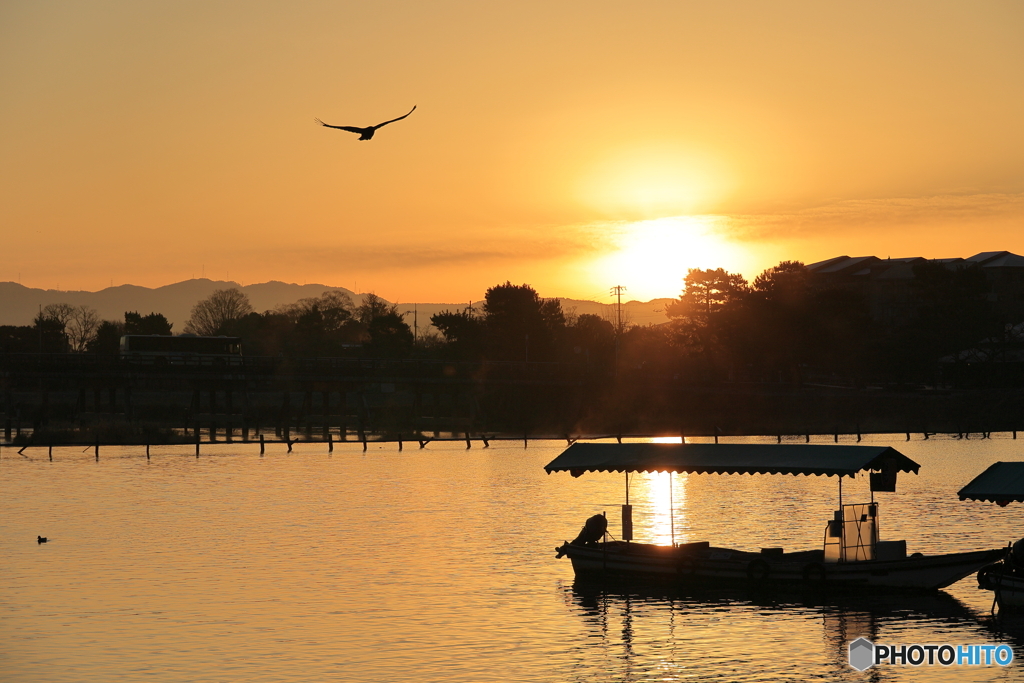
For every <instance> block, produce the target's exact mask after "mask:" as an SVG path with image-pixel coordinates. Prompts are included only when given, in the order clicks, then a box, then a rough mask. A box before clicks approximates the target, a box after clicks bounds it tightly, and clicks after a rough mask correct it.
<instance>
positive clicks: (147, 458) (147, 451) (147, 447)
mask: <svg viewBox="0 0 1024 683" xmlns="http://www.w3.org/2000/svg"><path fill="white" fill-rule="evenodd" d="M146 460H149V442H148V441H147V442H146Z"/></svg>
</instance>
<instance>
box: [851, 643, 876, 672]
mask: <svg viewBox="0 0 1024 683" xmlns="http://www.w3.org/2000/svg"><path fill="white" fill-rule="evenodd" d="M874 663H875V646H874V643H872V642H871V641H870V640H868V639H867V638H858V639H857V640H855V641H853V642H852V643H850V666H852V667H853V668H854V669H856V670H857V671H863V670H864V669H867V668H869V667H871V666H873V665H874Z"/></svg>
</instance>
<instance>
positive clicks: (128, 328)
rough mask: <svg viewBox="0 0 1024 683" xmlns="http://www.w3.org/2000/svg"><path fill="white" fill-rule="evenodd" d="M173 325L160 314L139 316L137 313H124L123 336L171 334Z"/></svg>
mask: <svg viewBox="0 0 1024 683" xmlns="http://www.w3.org/2000/svg"><path fill="white" fill-rule="evenodd" d="M172 327H173V325H172V324H171V323H170V322H168V320H167V318H166V317H164V316H163V315H162V314H160V313H150V314H149V315H139V312H138V311H125V312H124V333H125V334H163V335H168V334H172V333H171V328H172Z"/></svg>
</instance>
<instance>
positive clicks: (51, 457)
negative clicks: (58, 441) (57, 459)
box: [50, 443, 53, 462]
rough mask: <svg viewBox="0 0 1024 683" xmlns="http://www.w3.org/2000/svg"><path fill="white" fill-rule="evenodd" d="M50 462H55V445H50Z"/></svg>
mask: <svg viewBox="0 0 1024 683" xmlns="http://www.w3.org/2000/svg"><path fill="white" fill-rule="evenodd" d="M50 462H53V444H52V443H51V444H50Z"/></svg>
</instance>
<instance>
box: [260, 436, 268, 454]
mask: <svg viewBox="0 0 1024 683" xmlns="http://www.w3.org/2000/svg"><path fill="white" fill-rule="evenodd" d="M266 451H267V445H266V444H265V443H263V435H262V434H260V457H261V458H262V457H263V454H264V453H266Z"/></svg>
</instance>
